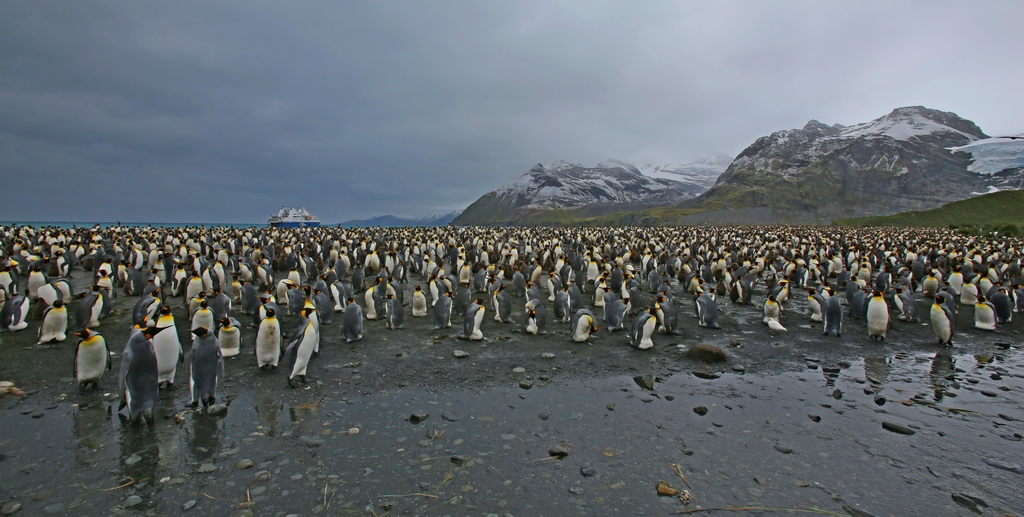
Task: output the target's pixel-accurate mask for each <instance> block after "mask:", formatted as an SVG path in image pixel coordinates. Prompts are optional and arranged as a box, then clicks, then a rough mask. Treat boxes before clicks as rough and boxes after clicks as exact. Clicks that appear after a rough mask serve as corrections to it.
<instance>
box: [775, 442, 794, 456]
mask: <svg viewBox="0 0 1024 517" xmlns="http://www.w3.org/2000/svg"><path fill="white" fill-rule="evenodd" d="M773 448H774V449H775V450H777V451H779V452H781V453H782V454H792V453H793V449H790V448H789V447H786V446H785V445H779V444H775V445H774V446H773Z"/></svg>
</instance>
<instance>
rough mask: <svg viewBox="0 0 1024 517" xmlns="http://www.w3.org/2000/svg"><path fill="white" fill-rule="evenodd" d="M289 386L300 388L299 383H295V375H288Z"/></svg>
mask: <svg viewBox="0 0 1024 517" xmlns="http://www.w3.org/2000/svg"><path fill="white" fill-rule="evenodd" d="M288 387H289V388H298V387H299V385H298V384H295V378H294V377H288Z"/></svg>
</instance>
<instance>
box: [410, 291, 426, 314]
mask: <svg viewBox="0 0 1024 517" xmlns="http://www.w3.org/2000/svg"><path fill="white" fill-rule="evenodd" d="M426 315H427V297H426V295H424V294H423V288H421V287H420V286H416V290H415V291H413V293H412V317H414V318H422V317H424V316H426Z"/></svg>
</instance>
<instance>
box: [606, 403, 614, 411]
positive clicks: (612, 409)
mask: <svg viewBox="0 0 1024 517" xmlns="http://www.w3.org/2000/svg"><path fill="white" fill-rule="evenodd" d="M605 408H607V409H608V411H615V404H614V403H612V404H608V405H607V406H605Z"/></svg>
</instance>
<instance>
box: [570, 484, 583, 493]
mask: <svg viewBox="0 0 1024 517" xmlns="http://www.w3.org/2000/svg"><path fill="white" fill-rule="evenodd" d="M569 493H570V494H574V495H583V487H581V486H579V485H572V486H570V487H569Z"/></svg>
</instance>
